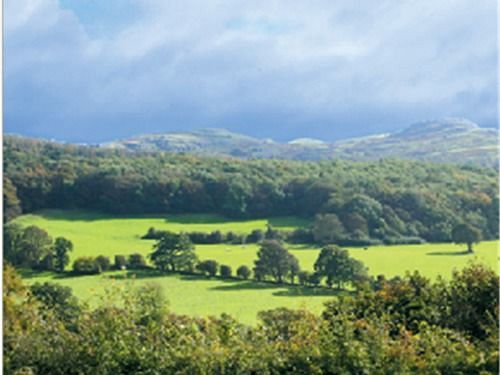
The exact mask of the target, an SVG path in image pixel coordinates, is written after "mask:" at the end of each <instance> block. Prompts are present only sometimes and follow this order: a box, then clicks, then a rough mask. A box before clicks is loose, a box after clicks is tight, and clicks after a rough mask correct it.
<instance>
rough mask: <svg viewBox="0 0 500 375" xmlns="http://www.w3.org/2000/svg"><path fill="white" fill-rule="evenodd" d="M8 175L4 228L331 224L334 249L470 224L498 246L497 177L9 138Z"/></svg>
mask: <svg viewBox="0 0 500 375" xmlns="http://www.w3.org/2000/svg"><path fill="white" fill-rule="evenodd" d="M4 171H5V173H4V203H5V211H4V212H5V218H4V220H10V219H12V218H13V217H15V216H17V215H19V214H21V213H28V212H33V211H36V210H39V209H44V208H61V209H75V208H80V209H90V210H98V211H103V212H108V213H116V214H138V213H141V214H143V213H179V212H182V213H203V212H209V213H219V214H223V215H226V216H230V217H235V218H250V217H252V218H253V217H270V216H278V215H297V216H303V217H311V218H314V217H316V216H317V215H326V216H322V220H320V221H321V222H325V223H327V224H325V225H328V228H327V229H328V231H329V233H330V235H331V236H332V238H331V239H330V240H331V241H330V242H341V241H342V240H351V241H355V240H367V239H379V240H384V241H385V242H389V243H391V242H404V241H405V239H408V238H410V239H412V238H422V239H424V240H426V241H450V240H451V235H452V230H453V228H454V227H455V226H456V225H458V224H461V223H467V224H469V225H471V226H473V227H475V228H477V229H478V230H479V231H480V232H481V235H482V237H483V238H484V239H491V238H497V237H498V197H497V190H498V184H497V180H498V171H497V170H496V169H488V168H480V167H472V166H462V167H460V166H451V165H444V164H431V163H424V162H415V161H396V160H380V161H375V162H349V161H343V160H333V161H321V162H298V161H284V160H249V161H242V160H237V159H230V158H207V157H204V158H202V157H196V156H192V155H182V154H169V153H155V154H137V153H128V152H125V151H113V150H103V149H99V148H93V147H85V146H75V145H61V144H56V143H51V142H46V141H39V140H30V139H25V138H18V137H6V138H5V140H4ZM331 228H334V230H331ZM318 230H321V228H319V229H318Z"/></svg>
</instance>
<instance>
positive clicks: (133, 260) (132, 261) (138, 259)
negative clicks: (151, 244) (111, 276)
mask: <svg viewBox="0 0 500 375" xmlns="http://www.w3.org/2000/svg"><path fill="white" fill-rule="evenodd" d="M145 267H146V259H145V258H144V257H143V256H142V254H139V253H134V254H130V255H129V257H128V268H130V269H132V270H140V269H143V268H145Z"/></svg>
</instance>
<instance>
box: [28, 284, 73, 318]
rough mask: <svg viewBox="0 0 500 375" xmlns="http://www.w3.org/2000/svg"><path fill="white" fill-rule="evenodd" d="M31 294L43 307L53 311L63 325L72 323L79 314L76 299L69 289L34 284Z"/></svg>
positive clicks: (60, 286) (59, 286)
mask: <svg viewBox="0 0 500 375" xmlns="http://www.w3.org/2000/svg"><path fill="white" fill-rule="evenodd" d="M30 289H31V293H32V294H33V296H34V297H35V298H36V299H37V300H38V301H40V302H41V303H42V304H43V306H44V307H46V308H48V309H51V310H53V311H54V312H55V313H56V314H57V316H58V317H59V318H60V319H61V320H62V321H64V322H65V323H71V322H73V321H74V320H75V319H76V318H77V317H78V314H79V313H80V307H79V306H78V299H77V298H76V297H75V296H74V295H73V291H72V290H71V288H70V287H67V286H62V285H59V284H56V283H47V282H45V283H43V284H41V283H35V284H33V285H32V286H31V287H30Z"/></svg>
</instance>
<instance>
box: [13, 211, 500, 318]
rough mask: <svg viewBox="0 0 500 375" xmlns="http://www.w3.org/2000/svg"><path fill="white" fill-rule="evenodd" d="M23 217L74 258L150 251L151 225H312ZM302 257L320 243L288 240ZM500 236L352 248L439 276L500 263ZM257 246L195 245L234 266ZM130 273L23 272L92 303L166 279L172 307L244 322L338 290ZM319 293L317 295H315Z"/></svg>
mask: <svg viewBox="0 0 500 375" xmlns="http://www.w3.org/2000/svg"><path fill="white" fill-rule="evenodd" d="M16 222H17V223H19V224H21V225H37V226H39V227H41V228H44V229H45V230H47V231H48V232H49V234H50V235H51V236H52V237H57V236H64V237H66V238H68V239H70V240H71V241H72V242H73V243H74V246H75V250H74V251H73V253H72V254H71V258H72V260H74V259H75V258H76V257H79V256H84V255H85V256H97V255H107V256H110V257H111V258H112V257H113V256H114V255H115V254H123V255H128V254H131V253H133V252H140V253H142V254H144V255H147V254H148V253H150V252H151V247H152V245H153V243H154V241H151V240H141V239H140V236H142V235H143V234H144V233H145V232H146V231H147V229H148V228H149V227H155V228H156V229H166V230H172V231H181V230H184V231H212V230H217V229H218V230H221V231H223V232H225V231H234V232H240V233H249V232H250V231H251V230H252V229H265V227H266V225H267V223H268V222H271V223H272V225H273V226H275V227H277V228H280V229H289V230H290V229H293V228H296V227H299V226H301V225H307V224H308V223H307V222H305V221H304V220H299V219H296V218H278V219H271V220H252V221H230V220H227V219H224V218H222V217H219V216H214V215H168V216H154V217H151V216H142V217H141V216H134V217H130V216H127V217H118V216H106V215H99V214H92V213H84V212H63V211H44V212H41V213H38V214H34V215H25V216H22V217H20V218H18V219H16ZM287 247H288V248H289V250H290V251H291V252H292V253H293V254H294V255H295V256H296V257H297V258H298V259H299V262H300V265H301V268H302V269H304V270H312V269H313V264H314V262H315V260H316V258H317V256H318V253H319V248H314V247H310V246H304V245H287ZM497 249H498V242H497V241H488V242H481V243H480V244H479V245H477V246H476V247H475V253H474V254H466V253H465V252H464V246H459V245H455V244H424V245H393V246H373V247H370V248H368V249H366V250H365V249H363V248H349V249H348V250H349V252H350V254H351V255H352V256H353V257H355V258H356V259H359V260H361V261H362V262H363V263H364V264H365V265H366V266H367V267H368V269H369V273H370V274H372V275H378V274H384V275H386V276H387V277H392V276H396V275H404V273H405V272H407V271H410V272H411V271H414V270H418V271H419V272H420V273H421V274H423V275H425V276H427V277H430V278H433V279H434V278H436V277H437V276H438V275H441V276H443V277H444V278H449V277H450V276H451V274H452V271H453V269H460V268H463V267H464V266H465V265H466V264H467V263H468V262H470V261H476V262H481V263H485V264H488V265H489V266H490V267H493V268H495V269H497ZM257 251H258V245H256V244H247V245H228V244H217V245H196V252H197V254H198V257H199V258H200V259H201V260H204V259H214V260H216V261H217V262H219V263H220V264H227V265H229V266H231V267H232V269H233V273H234V272H235V271H236V268H237V267H239V266H240V265H247V266H250V267H252V266H253V261H254V260H255V259H256V254H257ZM135 274H136V277H134V278H132V279H131V278H130V275H131V273H127V272H108V273H105V274H103V275H98V276H81V277H60V276H58V275H55V274H52V273H42V274H40V273H26V272H25V273H24V274H23V276H24V278H25V280H26V281H27V282H28V283H34V282H37V281H38V282H43V281H49V280H50V281H54V282H58V283H61V284H63V285H67V286H70V287H71V288H72V289H73V291H74V293H75V295H77V296H78V297H79V298H81V299H83V300H88V301H89V302H90V303H94V301H96V298H97V296H99V295H102V291H103V289H104V288H105V287H107V286H109V285H116V286H118V287H120V288H124V287H126V286H128V285H129V284H130V283H131V284H132V285H141V284H143V283H148V282H154V283H159V284H160V285H161V286H162V289H163V290H164V292H165V295H166V297H167V299H168V300H169V303H170V307H171V310H172V311H174V312H176V313H180V314H188V315H194V316H206V315H220V314H221V313H223V312H226V313H229V314H230V315H232V316H234V317H235V318H237V319H238V320H240V321H241V322H244V323H255V320H256V314H257V312H258V311H261V310H265V309H272V308H276V307H280V306H286V307H290V308H299V307H307V308H308V309H309V310H311V311H315V312H319V311H321V307H322V305H323V303H324V302H325V301H326V300H328V299H329V298H332V296H333V294H332V292H330V291H327V290H325V289H318V290H317V292H314V291H313V290H312V289H308V288H305V289H304V288H299V287H287V286H279V285H273V284H262V283H255V282H252V281H236V280H228V281H225V280H221V279H215V278H214V279H208V278H205V277H195V276H186V275H160V274H158V273H156V272H147V271H145V272H139V273H137V272H135ZM315 293H316V294H315Z"/></svg>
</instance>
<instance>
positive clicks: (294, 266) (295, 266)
mask: <svg viewBox="0 0 500 375" xmlns="http://www.w3.org/2000/svg"><path fill="white" fill-rule="evenodd" d="M299 272H300V265H299V261H298V259H297V258H295V257H294V256H293V255H292V254H290V283H292V284H295V277H296V276H297V275H298V274H299Z"/></svg>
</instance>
